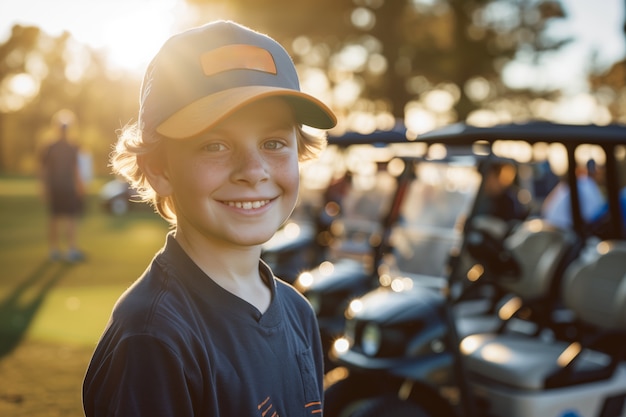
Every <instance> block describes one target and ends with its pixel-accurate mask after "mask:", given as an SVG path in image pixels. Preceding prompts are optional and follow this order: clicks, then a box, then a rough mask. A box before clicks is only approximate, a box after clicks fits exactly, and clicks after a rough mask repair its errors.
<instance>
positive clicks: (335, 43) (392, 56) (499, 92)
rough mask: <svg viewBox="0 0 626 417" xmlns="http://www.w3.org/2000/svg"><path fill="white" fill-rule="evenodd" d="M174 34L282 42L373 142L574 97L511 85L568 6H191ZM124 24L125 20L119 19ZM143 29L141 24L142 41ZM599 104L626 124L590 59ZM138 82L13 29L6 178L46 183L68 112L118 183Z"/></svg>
mask: <svg viewBox="0 0 626 417" xmlns="http://www.w3.org/2000/svg"><path fill="white" fill-rule="evenodd" d="M186 3H187V6H188V7H187V9H186V10H187V15H186V16H185V18H184V19H180V22H178V23H177V25H178V26H179V27H178V28H177V29H179V30H182V29H185V28H187V27H189V26H193V25H198V24H202V23H204V22H207V21H209V20H214V19H217V18H227V19H233V20H237V21H239V22H241V23H243V24H246V25H249V26H251V27H253V28H255V29H257V30H259V31H262V32H265V33H268V34H269V35H271V36H272V37H274V38H276V39H277V40H278V41H279V42H281V43H282V44H283V45H285V47H286V48H287V49H288V50H289V52H290V53H291V55H292V56H293V58H294V61H295V62H296V64H297V65H298V70H299V73H300V75H301V83H302V86H303V89H305V90H307V91H309V92H311V93H312V94H314V95H316V96H318V97H320V98H321V99H323V100H324V101H326V102H327V103H329V104H330V105H331V106H332V107H333V109H334V110H335V111H336V112H337V114H338V115H339V118H340V124H339V126H338V127H337V131H341V130H347V129H351V130H357V131H368V130H370V131H371V130H373V129H376V128H385V127H390V126H391V125H393V124H394V123H395V122H396V121H397V120H402V121H403V122H404V123H405V124H406V125H407V127H408V128H409V130H410V131H411V132H412V133H414V134H419V133H421V132H424V131H427V130H430V129H432V128H435V127H438V126H441V125H445V124H448V123H453V122H456V121H468V122H471V123H474V124H490V123H496V122H508V121H517V120H525V119H530V118H535V119H536V118H544V119H555V118H556V116H555V115H554V114H553V113H552V112H551V109H552V108H553V107H552V103H554V102H556V101H557V100H558V99H559V98H560V97H561V96H562V94H563V92H562V91H560V90H559V89H556V88H550V87H549V86H547V87H546V86H543V87H542V88H522V89H520V88H515V87H514V86H511V85H510V83H509V84H507V83H506V82H505V77H504V76H503V72H504V69H505V68H506V66H507V64H509V63H510V62H511V61H512V60H514V59H515V60H518V61H520V60H521V61H523V62H526V63H527V64H536V65H540V64H541V62H542V60H544V59H545V58H546V57H550V54H553V53H554V52H555V51H557V50H559V49H560V48H564V47H566V46H567V45H568V44H569V43H570V42H571V39H570V38H567V37H557V36H555V34H554V33H555V32H554V31H550V30H549V29H550V26H551V25H552V24H553V23H554V22H558V21H559V20H562V19H566V18H567V16H566V11H565V8H564V7H563V5H562V4H561V3H560V2H559V1H558V0H298V1H293V0H186ZM120 13H123V10H120ZM140 30H141V24H140V22H138V24H137V31H140ZM585 71H586V74H587V77H588V84H589V89H588V90H589V91H588V94H589V97H590V98H591V99H592V100H593V102H594V105H593V106H592V107H591V110H590V111H588V112H587V113H588V114H586V115H585V117H584V119H581V120H580V122H581V123H600V124H603V123H609V122H612V121H618V122H623V121H625V120H624V119H625V118H626V111H625V110H626V108H625V107H626V90H625V89H624V80H625V71H626V63H625V62H623V61H622V62H618V63H615V64H614V65H613V67H611V68H609V69H608V70H607V69H605V68H599V67H598V66H597V65H595V63H594V57H593V56H591V57H589V65H588V68H585ZM140 82H141V74H140V73H138V72H132V71H130V70H122V69H119V68H117V69H114V68H112V67H111V66H110V65H108V64H107V56H106V55H105V53H104V52H103V51H102V50H95V49H92V48H90V47H88V46H86V45H81V44H79V43H78V42H77V41H75V40H74V39H73V38H72V36H71V35H70V34H69V33H64V34H62V35H60V36H50V35H48V34H46V33H44V32H42V31H41V30H40V29H39V28H37V27H26V26H19V25H16V26H14V27H13V29H12V33H11V35H10V37H9V38H8V39H7V40H6V42H5V43H3V44H0V173H4V174H19V175H30V174H34V173H35V172H36V167H37V157H36V155H37V150H38V148H39V147H40V146H41V145H42V144H43V143H44V142H45V141H47V140H49V139H51V137H50V135H51V134H52V129H51V126H50V120H51V118H52V116H53V115H54V114H55V113H56V112H57V111H58V110H59V109H62V108H67V109H70V110H72V111H73V112H74V113H75V114H76V116H77V121H78V123H77V124H76V125H75V126H74V131H73V134H74V136H75V138H76V140H77V141H79V142H80V144H81V145H82V146H83V148H84V149H86V150H87V151H88V152H89V153H90V154H91V155H92V160H93V168H94V174H95V175H104V174H107V173H108V166H107V160H108V155H109V152H110V150H111V146H112V144H113V143H114V142H115V139H116V131H117V130H118V129H119V128H120V127H122V126H123V125H125V124H126V123H128V122H129V121H134V120H135V118H136V113H137V108H138V91H139V86H140Z"/></svg>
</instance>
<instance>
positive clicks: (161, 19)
mask: <svg viewBox="0 0 626 417" xmlns="http://www.w3.org/2000/svg"><path fill="white" fill-rule="evenodd" d="M172 4H173V3H172V2H171V1H164V2H158V3H151V4H150V7H149V8H148V7H145V5H144V6H143V7H138V6H137V4H134V3H132V2H131V3H129V6H131V5H133V6H134V7H135V10H132V11H131V10H128V11H127V12H126V13H123V14H122V15H120V16H119V17H117V18H115V19H112V20H111V22H110V23H109V24H107V25H106V27H105V28H104V30H103V31H101V42H102V46H103V48H104V49H105V50H106V51H107V53H108V55H109V59H110V63H111V65H112V66H113V67H120V68H125V69H131V70H142V69H143V68H144V67H145V66H146V65H147V64H148V62H149V60H150V59H151V58H152V57H153V56H154V55H155V54H156V53H157V52H158V49H159V48H160V46H161V45H162V44H163V42H165V40H166V39H167V38H168V37H169V36H170V35H171V32H172V26H173V15H172V13H171V5H172Z"/></svg>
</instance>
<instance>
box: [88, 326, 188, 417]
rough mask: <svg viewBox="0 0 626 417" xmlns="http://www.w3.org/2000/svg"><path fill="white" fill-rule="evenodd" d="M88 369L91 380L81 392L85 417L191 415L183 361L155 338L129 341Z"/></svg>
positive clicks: (131, 339) (127, 339)
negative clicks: (90, 370) (90, 369)
mask: <svg viewBox="0 0 626 417" xmlns="http://www.w3.org/2000/svg"><path fill="white" fill-rule="evenodd" d="M90 368H92V371H93V372H92V375H93V377H91V378H90V379H89V380H87V379H86V380H85V385H84V387H83V402H84V409H85V415H86V416H87V417H113V416H116V417H118V416H119V417H121V416H135V417H141V416H146V417H147V416H150V417H172V416H181V417H184V416H192V415H193V411H192V408H193V407H192V399H191V395H192V392H191V391H190V387H189V386H188V382H189V381H188V379H187V378H186V376H185V372H184V369H183V365H182V361H181V360H180V358H179V357H177V355H176V354H175V353H174V352H173V351H172V350H171V349H170V348H169V347H168V346H167V345H166V344H164V343H163V342H162V341H160V340H158V339H157V338H155V337H154V336H150V335H136V336H131V337H128V338H126V339H124V340H123V341H121V342H120V343H119V344H118V345H117V346H115V347H114V348H113V349H112V350H111V351H110V352H109V353H108V354H107V355H106V356H104V357H103V359H102V360H100V361H99V362H92V364H91V365H90ZM93 368H95V369H93ZM90 373H91V372H90Z"/></svg>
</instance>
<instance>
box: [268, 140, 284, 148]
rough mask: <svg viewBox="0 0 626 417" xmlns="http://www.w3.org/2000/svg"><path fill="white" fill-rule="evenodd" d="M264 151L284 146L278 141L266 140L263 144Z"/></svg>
mask: <svg viewBox="0 0 626 417" xmlns="http://www.w3.org/2000/svg"><path fill="white" fill-rule="evenodd" d="M263 147H264V148H265V149H270V150H276V149H281V148H284V147H285V144H284V143H283V142H281V141H279V140H268V141H267V142H265V143H264V144H263Z"/></svg>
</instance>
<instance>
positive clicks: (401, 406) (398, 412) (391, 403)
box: [349, 395, 429, 417]
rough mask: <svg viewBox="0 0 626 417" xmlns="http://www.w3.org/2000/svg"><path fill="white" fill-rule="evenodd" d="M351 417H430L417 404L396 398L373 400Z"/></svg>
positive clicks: (365, 403)
mask: <svg viewBox="0 0 626 417" xmlns="http://www.w3.org/2000/svg"><path fill="white" fill-rule="evenodd" d="M349 417H429V415H428V414H427V413H426V412H425V411H424V410H423V409H422V408H421V407H420V406H419V405H417V404H415V403H414V402H411V401H403V400H401V399H399V398H398V397H395V396H390V395H389V396H383V397H378V398H372V399H370V400H367V401H365V402H363V403H361V406H360V407H359V408H358V409H356V410H354V411H353V412H352V413H350V414H349Z"/></svg>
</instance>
